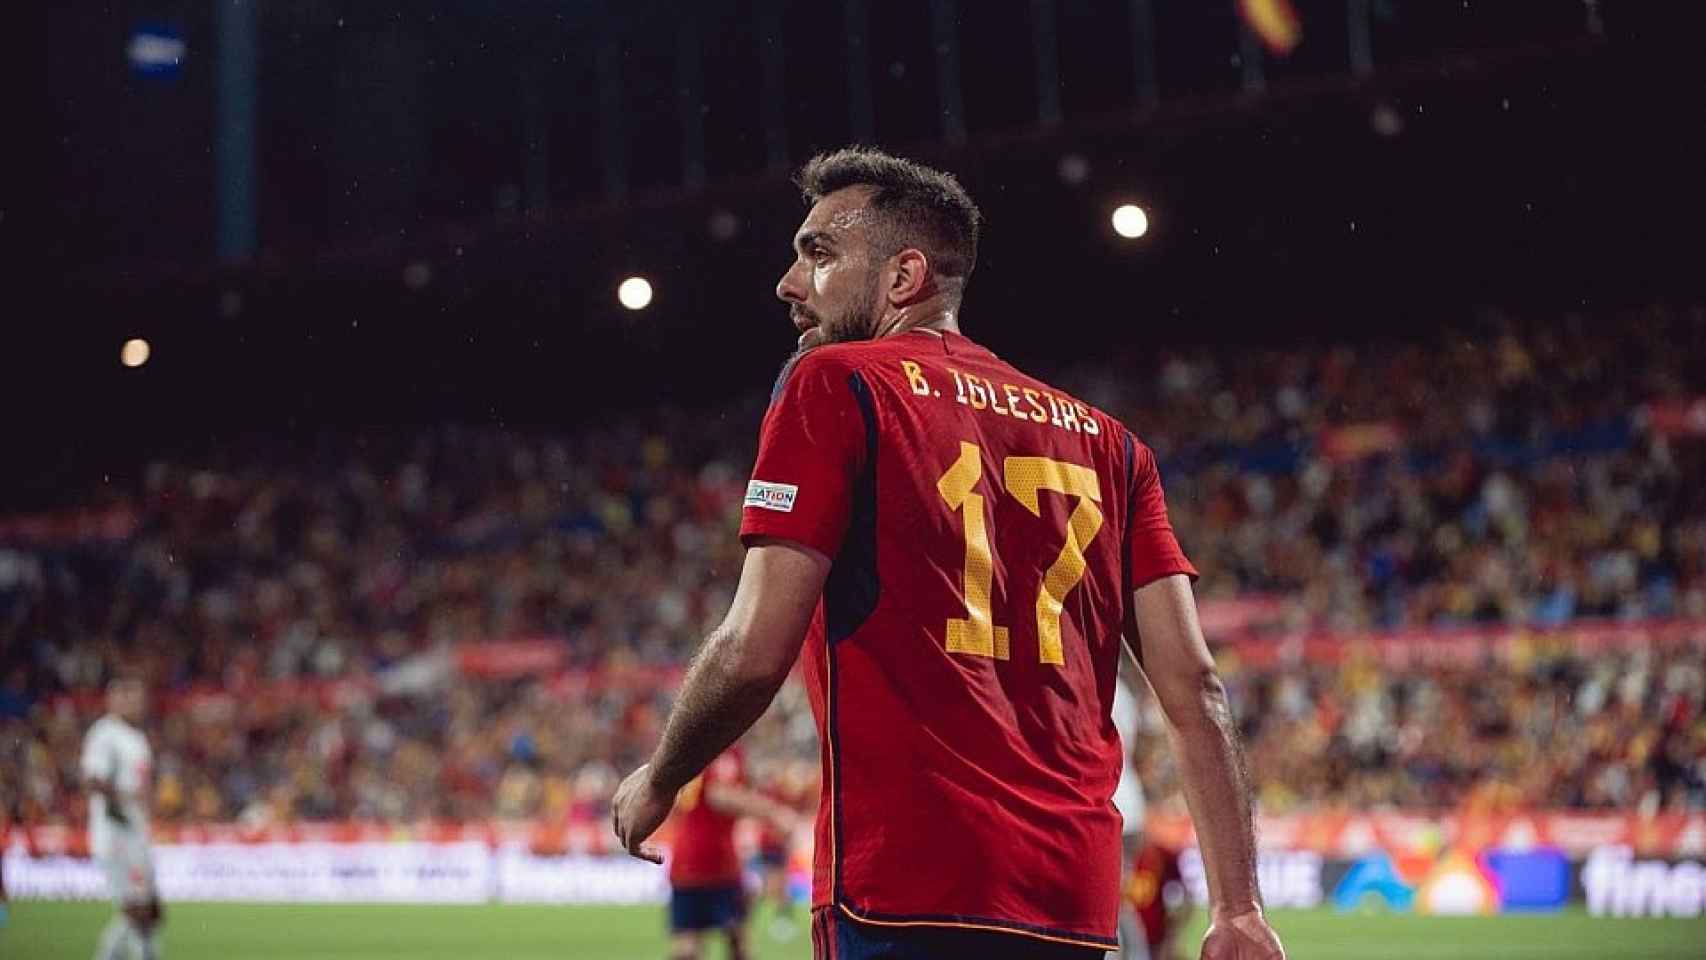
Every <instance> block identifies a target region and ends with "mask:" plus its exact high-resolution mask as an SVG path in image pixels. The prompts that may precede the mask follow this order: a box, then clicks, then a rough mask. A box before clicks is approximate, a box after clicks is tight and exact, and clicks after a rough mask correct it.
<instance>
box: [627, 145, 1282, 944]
mask: <svg viewBox="0 0 1706 960" xmlns="http://www.w3.org/2000/svg"><path fill="white" fill-rule="evenodd" d="M799 183H800V185H801V188H802V192H803V193H804V194H805V197H806V200H807V201H808V202H809V203H810V205H811V207H810V210H809V212H808V213H807V215H806V218H805V221H804V223H802V224H801V226H800V228H799V230H798V231H797V232H796V233H795V236H794V244H793V245H794V261H793V263H792V265H790V266H789V268H788V270H787V272H786V273H784V274H783V276H782V279H781V282H780V283H779V284H778V285H777V295H778V296H779V297H780V298H781V299H782V300H783V301H784V302H785V303H786V304H787V305H788V307H789V314H790V316H791V318H792V319H793V321H794V325H795V327H796V329H798V330H799V331H800V338H799V344H798V347H799V350H798V352H797V353H796V355H795V356H794V358H793V359H792V360H791V361H790V362H789V364H788V365H787V366H786V367H785V368H784V371H783V374H782V376H781V378H780V380H779V382H778V384H777V388H776V393H775V395H774V397H773V399H772V402H771V405H770V410H769V412H768V413H767V414H766V415H765V419H764V425H763V427H762V430H761V433H760V437H759V450H758V459H757V463H756V465H755V466H754V470H753V475H752V480H751V483H750V484H749V485H748V487H747V492H746V497H745V500H744V512H743V517H742V524H741V539H742V542H743V543H744V544H745V545H746V547H747V553H746V560H745V563H744V566H743V567H742V570H741V576H740V583H739V586H738V587H737V589H736V593H735V598H734V601H733V603H732V604H731V606H730V610H729V614H728V616H727V617H726V618H725V620H724V621H723V623H722V624H721V625H720V626H719V627H718V628H717V629H716V630H714V631H713V632H712V634H711V636H710V637H708V638H707V639H706V642H705V643H704V645H703V646H702V647H701V648H700V651H699V653H698V655H697V656H695V658H694V660H693V664H692V665H691V666H690V667H689V669H688V672H687V676H686V678H685V679H684V680H683V683H682V689H681V692H680V695H679V697H678V698H677V700H676V705H675V709H674V710H673V711H672V713H671V715H670V717H669V721H668V723H667V724H666V725H665V728H664V732H663V736H662V738H661V741H660V743H659V744H658V747H657V750H656V751H655V752H654V753H653V755H652V759H651V762H650V763H648V764H646V765H644V766H642V767H641V768H640V769H638V770H636V771H635V772H634V773H633V774H631V775H630V776H629V777H628V778H627V779H626V780H625V781H624V782H623V784H622V786H621V788H620V789H619V790H618V791H617V796H616V798H615V801H614V804H613V806H614V810H613V821H614V823H613V826H614V828H615V830H616V834H617V837H618V838H619V839H620V840H621V842H622V843H623V845H624V846H625V847H626V848H627V849H628V850H629V851H630V852H632V853H634V854H635V855H637V856H642V857H647V858H655V857H656V856H657V853H658V852H657V850H656V849H654V848H653V847H652V845H651V844H649V843H647V842H646V840H647V838H648V837H649V836H650V835H651V834H652V833H653V832H654V831H655V830H656V829H657V827H658V825H659V824H661V823H662V822H663V820H664V818H665V817H666V816H668V813H669V810H670V808H671V806H672V805H673V804H674V802H675V799H676V795H677V793H678V791H680V789H681V788H682V786H683V785H685V784H686V783H687V782H688V781H689V780H691V779H692V778H693V777H694V776H695V775H696V774H697V773H698V772H699V771H700V770H701V769H703V768H704V766H705V765H706V764H707V763H709V762H710V761H711V760H712V759H713V758H715V757H716V756H717V755H718V754H719V753H721V752H722V750H723V748H724V747H725V746H727V745H728V744H730V743H732V742H734V740H735V739H736V738H737V737H738V736H740V734H741V733H742V732H744V731H745V730H746V729H747V728H748V727H749V726H751V725H752V723H753V722H754V721H755V720H757V718H758V717H759V715H760V714H762V713H763V712H764V709H765V707H766V706H767V705H768V704H769V703H770V701H771V699H772V698H773V697H774V696H775V695H776V692H777V690H778V689H779V688H780V687H781V685H782V683H783V681H784V680H785V679H786V678H787V676H788V672H789V670H790V669H791V668H792V667H793V665H794V662H795V660H796V658H799V659H800V661H801V670H802V676H803V677H804V680H805V685H806V688H807V692H808V694H809V696H810V697H811V701H812V709H813V714H814V716H815V718H816V720H817V724H818V732H819V741H820V744H821V748H822V762H823V800H822V803H821V804H820V807H819V811H818V817H817V837H816V862H815V864H814V871H813V872H814V878H813V894H812V906H813V931H812V936H813V945H814V950H815V951H816V955H817V956H818V957H820V958H834V960H861V958H867V957H873V958H874V957H886V958H894V960H909V958H926V957H929V958H934V957H962V956H963V957H973V956H975V957H982V958H1002V957H1029V958H1051V957H1061V958H1069V957H1070V958H1085V960H1089V958H1100V957H1102V955H1103V953H1104V951H1106V950H1110V949H1114V948H1115V947H1116V946H1117V941H1116V924H1117V915H1118V913H1119V903H1120V873H1121V869H1120V861H1121V851H1120V816H1119V814H1118V813H1117V812H1116V810H1115V809H1114V806H1113V803H1112V802H1111V798H1112V796H1113V793H1114V787H1115V784H1116V782H1117V781H1118V779H1119V775H1120V767H1121V762H1120V757H1121V749H1120V738H1119V734H1118V733H1117V732H1116V730H1115V729H1114V725H1113V721H1112V719H1111V716H1110V714H1111V709H1112V704H1113V696H1114V680H1115V674H1116V672H1117V670H1118V663H1119V659H1120V651H1121V643H1122V642H1124V643H1127V644H1130V646H1131V648H1132V651H1133V653H1134V654H1135V655H1136V656H1137V659H1138V662H1139V664H1140V665H1141V666H1142V668H1143V670H1144V672H1145V674H1146V675H1147V677H1148V679H1149V681H1150V685H1151V686H1152V687H1153V688H1154V690H1155V694H1156V697H1157V700H1158V702H1159V703H1160V705H1161V708H1162V711H1163V713H1164V714H1165V716H1166V718H1167V720H1168V722H1169V724H1170V725H1171V727H1172V730H1173V732H1174V734H1175V735H1176V742H1177V743H1178V745H1179V754H1180V765H1181V769H1182V771H1183V774H1184V779H1185V786H1186V796H1187V800H1188V802H1189V803H1190V806H1191V810H1192V813H1193V815H1194V817H1195V820H1196V826H1197V834H1198V837H1199V839H1200V841H1201V848H1202V851H1203V860H1204V866H1205V868H1206V870H1207V873H1208V881H1209V889H1210V899H1211V921H1212V922H1211V925H1210V930H1209V933H1208V934H1207V935H1206V937H1205V938H1204V942H1203V956H1204V957H1207V958H1212V960H1224V958H1238V960H1245V958H1260V960H1270V958H1278V957H1282V956H1283V955H1284V952H1283V950H1282V949H1281V947H1280V944H1279V940H1278V939H1277V938H1276V937H1275V936H1274V933H1273V931H1272V929H1270V928H1269V926H1268V923H1267V921H1266V919H1265V918H1264V916H1263V913H1262V909H1261V903H1260V900H1259V897H1258V892H1257V888H1256V869H1255V864H1256V857H1255V844H1254V841H1253V837H1252V826H1251V811H1250V800H1249V786H1248V778H1247V776H1246V774H1245V772H1244V768H1243V763H1242V756H1241V752H1240V750H1239V748H1238V745H1237V742H1236V736H1235V732H1234V727H1233V724H1232V718H1231V711H1230V709H1229V706H1228V704H1227V702H1226V694H1225V688H1224V687H1223V686H1222V684H1221V683H1220V680H1219V677H1218V676H1217V675H1216V673H1215V670H1214V663H1213V660H1212V658H1211V657H1210V656H1209V653H1208V648H1207V645H1206V644H1205V643H1204V642H1203V638H1202V632H1201V628H1200V627H1199V626H1198V623H1197V614H1196V600H1195V597H1194V596H1193V595H1192V593H1191V589H1190V579H1191V577H1193V576H1194V575H1195V573H1196V571H1195V570H1194V568H1192V566H1191V564H1190V562H1189V561H1188V560H1187V559H1186V558H1185V556H1184V553H1183V552H1182V551H1181V550H1180V549H1179V545H1178V543H1177V541H1176V540H1175V539H1174V536H1173V531H1172V527H1171V525H1170V524H1169V523H1168V520H1167V512H1166V503H1165V500H1164V499H1163V496H1162V491H1161V483H1160V477H1159V474H1158V472H1157V469H1156V463H1155V456H1154V454H1153V453H1152V452H1151V451H1150V450H1149V449H1148V448H1147V447H1145V446H1144V445H1143V444H1142V443H1140V442H1138V440H1137V439H1136V438H1135V437H1134V436H1133V435H1132V434H1131V433H1130V432H1129V431H1128V430H1127V429H1126V428H1125V427H1124V426H1123V425H1121V424H1120V423H1119V422H1118V421H1117V420H1115V419H1113V418H1112V417H1109V416H1108V415H1107V414H1105V413H1102V412H1101V411H1099V410H1095V409H1093V408H1091V407H1090V406H1088V405H1087V404H1085V403H1083V402H1081V401H1079V400H1077V399H1075V398H1073V397H1072V396H1070V395H1069V394H1067V393H1066V392H1064V391H1062V390H1060V389H1058V388H1055V387H1053V386H1050V385H1049V384H1046V383H1043V382H1042V381H1039V380H1036V379H1035V378H1032V377H1029V376H1027V375H1025V374H1024V373H1021V372H1020V371H1018V370H1017V369H1015V368H1014V367H1012V366H1011V365H1009V364H1007V363H1006V362H1005V361H1003V360H1001V359H1000V358H999V357H997V356H996V355H995V354H993V353H991V352H990V351H989V350H988V349H986V348H985V347H983V346H980V345H979V344H977V343H976V342H974V341H972V340H970V339H968V338H967V337H965V336H964V335H963V334H962V333H961V332H960V324H959V307H960V301H961V296H962V294H963V291H964V289H965V285H966V282H967V280H968V279H969V278H970V275H971V272H972V269H973V266H974V265H975V263H976V259H977V235H978V229H979V222H980V219H981V215H980V214H979V212H978V210H977V207H976V206H975V205H974V204H973V203H972V201H971V199H970V197H969V196H967V194H966V192H965V190H964V189H963V188H962V187H961V186H960V184H959V182H958V181H957V180H955V179H954V178H953V177H952V176H949V175H947V174H945V173H942V172H940V171H937V170H932V169H930V168H928V167H924V166H921V165H919V164H915V163H912V162H909V161H906V160H902V159H899V158H896V157H893V156H890V155H888V154H885V153H882V152H880V151H876V150H869V149H863V148H859V149H850V150H842V151H837V152H835V153H832V154H827V155H824V156H820V157H817V158H815V159H814V160H812V161H811V162H810V163H809V164H807V165H806V167H805V168H804V170H802V171H801V174H800V177H799ZM1041 282H1057V283H1069V282H1070V278H1043V279H1042V281H1041ZM1038 319H1039V326H1038V328H1037V331H1036V332H1037V335H1038V336H1072V337H1076V338H1078V339H1080V340H1082V341H1084V342H1086V343H1091V342H1093V334H1092V332H1091V331H1088V330H1085V329H1082V328H1081V325H1080V324H1074V322H1073V319H1072V318H1069V317H1065V316H1060V317H1045V318H1038ZM1043 323H1046V324H1048V325H1049V326H1048V327H1047V328H1046V329H1045V328H1043V327H1042V326H1041V324H1043Z"/></svg>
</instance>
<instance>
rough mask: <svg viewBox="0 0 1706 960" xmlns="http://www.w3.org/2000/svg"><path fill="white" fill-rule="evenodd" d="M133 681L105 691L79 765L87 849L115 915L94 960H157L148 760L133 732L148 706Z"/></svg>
mask: <svg viewBox="0 0 1706 960" xmlns="http://www.w3.org/2000/svg"><path fill="white" fill-rule="evenodd" d="M146 698H147V690H146V688H144V686H143V684H142V682H141V681H140V680H136V679H132V678H122V679H118V680H114V681H113V682H112V683H111V684H110V685H108V687H107V712H106V714H105V715H104V716H102V717H101V719H99V720H96V721H95V723H94V725H93V726H91V727H90V728H89V733H88V735H87V736H85V737H84V738H83V759H82V763H81V764H80V766H81V769H82V773H83V785H84V787H85V788H86V789H87V790H88V791H89V849H90V852H91V853H93V854H94V857H95V861H96V862H97V863H99V864H100V865H101V869H102V870H103V871H104V872H105V873H106V875H107V884H108V886H109V888H110V889H111V891H112V896H113V902H114V904H115V905H116V906H117V907H118V914H117V915H115V916H114V917H113V919H112V920H111V921H110V922H109V923H108V924H107V927H106V929H105V930H103V931H102V932H101V939H100V943H99V944H98V945H97V946H96V948H95V960H124V958H132V957H136V958H141V960H160V956H161V953H160V943H159V936H160V934H159V928H160V920H161V916H162V913H161V909H160V895H159V892H158V891H157V890H155V888H154V860H153V857H152V856H151V855H150V853H149V849H148V793H149V784H150V782H151V779H152V774H153V766H154V756H153V753H152V751H150V750H149V749H148V738H147V737H146V736H144V735H143V733H142V730H141V729H140V727H141V725H142V717H143V711H144V709H145V708H146V706H147V699H146Z"/></svg>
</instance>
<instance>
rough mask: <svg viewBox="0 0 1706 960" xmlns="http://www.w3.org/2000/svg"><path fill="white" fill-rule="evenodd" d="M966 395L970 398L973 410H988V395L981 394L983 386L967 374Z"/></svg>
mask: <svg viewBox="0 0 1706 960" xmlns="http://www.w3.org/2000/svg"><path fill="white" fill-rule="evenodd" d="M966 393H967V394H968V395H969V396H970V397H971V408H972V409H973V410H985V409H988V407H989V395H988V394H986V393H984V392H983V384H981V383H978V382H977V378H976V377H974V376H970V375H969V374H968V375H967V376H966Z"/></svg>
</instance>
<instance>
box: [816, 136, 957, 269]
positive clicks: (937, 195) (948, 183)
mask: <svg viewBox="0 0 1706 960" xmlns="http://www.w3.org/2000/svg"><path fill="white" fill-rule="evenodd" d="M794 182H795V183H797V184H799V187H800V192H801V193H802V194H804V195H805V200H806V203H807V204H813V203H816V202H818V201H819V200H822V199H823V198H824V197H826V196H828V195H829V194H832V193H834V192H836V191H837V190H843V189H846V188H847V187H858V186H869V187H875V188H876V192H875V193H873V194H872V195H871V201H870V207H871V209H872V210H874V211H876V212H877V214H878V215H880V216H881V217H882V218H883V219H884V220H886V221H887V222H886V223H884V224H882V226H881V228H880V234H881V236H880V237H879V238H878V239H879V242H880V244H881V245H883V246H887V247H889V248H890V249H889V250H888V251H887V253H886V254H885V255H886V256H893V255H894V254H896V253H899V252H900V251H901V250H904V249H906V248H907V247H917V248H918V249H920V250H922V251H924V255H925V256H926V257H929V258H930V265H931V267H932V268H933V269H935V271H936V272H937V273H940V274H941V275H942V276H944V277H959V278H961V279H964V278H966V277H970V276H971V271H972V268H973V267H975V266H977V231H978V226H979V225H980V224H981V223H982V222H983V214H982V213H980V212H979V211H978V209H977V204H975V203H972V201H971V196H970V195H968V194H967V193H966V188H965V187H962V186H960V181H959V180H957V179H955V177H954V175H953V174H951V173H945V172H943V171H941V170H937V169H934V168H932V167H927V166H925V165H923V164H921V163H914V162H913V161H911V160H903V159H901V158H900V157H896V156H893V155H892V154H887V153H884V152H883V151H881V150H878V149H876V148H874V147H846V148H843V149H841V150H836V151H834V152H832V153H820V154H818V155H817V156H815V157H813V158H812V159H811V160H810V161H809V162H807V163H806V165H805V166H804V167H801V168H800V172H799V175H798V176H796V177H795V178H794Z"/></svg>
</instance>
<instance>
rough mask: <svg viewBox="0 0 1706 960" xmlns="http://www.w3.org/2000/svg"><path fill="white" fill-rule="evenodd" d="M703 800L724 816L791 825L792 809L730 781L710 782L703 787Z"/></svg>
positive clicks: (778, 825)
mask: <svg viewBox="0 0 1706 960" xmlns="http://www.w3.org/2000/svg"><path fill="white" fill-rule="evenodd" d="M705 802H706V803H707V804H709V805H710V807H711V809H712V810H715V811H717V812H718V813H720V814H723V815H724V816H729V817H752V818H753V819H756V820H765V821H768V822H769V823H770V824H772V825H773V826H777V827H786V828H791V827H792V826H793V821H794V813H793V811H792V810H790V809H788V808H787V807H785V806H783V805H782V804H780V803H777V802H776V801H774V800H772V799H770V798H769V797H767V796H765V795H764V794H762V793H759V792H758V791H757V790H753V789H750V788H748V787H741V786H736V785H735V784H732V783H714V784H711V785H709V786H707V787H706V788H705Z"/></svg>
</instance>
